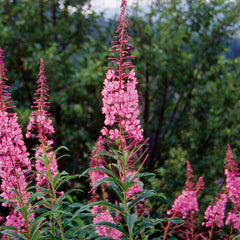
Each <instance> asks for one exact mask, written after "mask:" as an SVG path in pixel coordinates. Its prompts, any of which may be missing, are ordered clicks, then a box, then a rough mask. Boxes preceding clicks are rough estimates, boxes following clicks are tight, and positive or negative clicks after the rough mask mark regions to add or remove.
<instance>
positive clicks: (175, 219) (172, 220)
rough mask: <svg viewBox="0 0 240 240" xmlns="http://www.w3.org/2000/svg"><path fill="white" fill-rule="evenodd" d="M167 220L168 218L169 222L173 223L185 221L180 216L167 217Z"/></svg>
mask: <svg viewBox="0 0 240 240" xmlns="http://www.w3.org/2000/svg"><path fill="white" fill-rule="evenodd" d="M167 220H168V221H169V222H171V223H173V224H176V225H178V224H181V223H184V222H185V221H184V220H183V219H182V218H179V217H173V218H168V219H167Z"/></svg>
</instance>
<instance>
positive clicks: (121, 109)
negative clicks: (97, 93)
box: [101, 69, 143, 141]
mask: <svg viewBox="0 0 240 240" xmlns="http://www.w3.org/2000/svg"><path fill="white" fill-rule="evenodd" d="M127 77H128V79H127V80H126V81H124V82H120V81H119V77H118V76H117V75H116V72H115V71H114V70H108V72H107V73H106V79H105V80H104V87H103V90H102V96H103V107H102V112H103V114H105V121H104V124H105V125H106V126H113V125H114V124H115V123H117V124H118V126H117V128H115V129H110V130H109V129H108V128H107V127H103V129H102V130H101V132H102V135H103V136H106V135H109V138H110V139H116V138H118V137H119V136H122V135H124V136H125V137H126V138H131V139H135V140H137V141H141V140H143V136H142V129H141V126H140V121H139V120H138V116H139V110H138V93H137V89H136V81H137V79H136V77H135V71H134V69H132V70H131V71H130V73H129V74H128V76H127ZM119 128H120V131H121V130H122V131H123V133H122V134H120V131H119ZM122 140H123V139H122Z"/></svg>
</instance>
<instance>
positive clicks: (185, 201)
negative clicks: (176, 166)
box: [167, 161, 204, 219]
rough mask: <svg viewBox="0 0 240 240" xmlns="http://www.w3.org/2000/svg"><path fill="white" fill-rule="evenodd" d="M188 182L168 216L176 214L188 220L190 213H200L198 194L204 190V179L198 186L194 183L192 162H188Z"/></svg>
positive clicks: (200, 180) (199, 181)
mask: <svg viewBox="0 0 240 240" xmlns="http://www.w3.org/2000/svg"><path fill="white" fill-rule="evenodd" d="M186 176H187V180H186V182H185V187H184V190H183V191H182V193H181V195H180V196H178V197H177V198H176V199H175V201H174V203H173V206H172V209H171V210H168V212H167V214H168V215H171V214H175V215H179V216H180V217H182V218H183V219H185V218H187V216H188V215H189V213H194V212H197V211H199V209H198V201H197V193H198V192H199V191H200V190H201V189H202V188H203V185H204V183H203V179H202V177H200V178H199V180H198V182H197V184H196V186H194V185H195V184H194V183H193V182H192V180H191V179H192V178H193V177H194V176H193V174H192V168H191V165H190V162H189V161H187V170H186Z"/></svg>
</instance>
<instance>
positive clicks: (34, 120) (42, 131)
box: [26, 58, 58, 187]
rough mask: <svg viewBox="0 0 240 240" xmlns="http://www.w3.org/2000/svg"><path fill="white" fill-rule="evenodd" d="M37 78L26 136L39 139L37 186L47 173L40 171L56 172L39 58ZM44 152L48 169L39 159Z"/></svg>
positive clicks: (41, 63)
mask: <svg viewBox="0 0 240 240" xmlns="http://www.w3.org/2000/svg"><path fill="white" fill-rule="evenodd" d="M38 76H39V78H38V80H37V81H36V83H37V90H36V91H35V94H34V95H35V97H34V105H33V106H32V108H35V109H36V110H35V111H33V112H32V114H31V116H30V117H29V123H28V125H27V133H26V137H27V138H29V137H30V136H31V135H32V136H36V137H37V138H38V140H39V143H40V145H38V146H37V151H36V153H35V157H36V161H35V168H36V170H37V172H38V173H37V177H36V181H37V186H39V187H40V186H43V185H44V184H45V182H46V177H47V175H46V174H45V175H44V177H41V173H42V172H47V171H48V170H50V171H51V173H52V175H53V176H56V174H57V173H58V164H57V160H56V156H55V155H53V151H52V148H53V147H52V144H53V141H52V140H51V139H49V135H51V134H53V133H54V132H55V130H54V128H53V125H52V120H51V118H50V114H49V113H48V112H47V108H48V107H49V103H48V101H47V100H48V96H49V95H48V85H47V79H46V77H45V75H44V61H43V59H42V58H41V59H40V72H39V74H38ZM34 130H35V131H36V132H37V134H34V133H33V131H34ZM44 154H46V156H47V158H48V159H51V161H50V162H49V165H48V169H47V167H46V166H44V164H43V163H42V162H41V161H40V159H39V158H41V157H42V156H43V155H44Z"/></svg>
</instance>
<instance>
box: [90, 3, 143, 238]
mask: <svg viewBox="0 0 240 240" xmlns="http://www.w3.org/2000/svg"><path fill="white" fill-rule="evenodd" d="M128 24H129V22H128V14H127V13H126V1H125V0H123V1H122V4H121V13H120V17H119V25H118V27H117V30H116V36H115V38H116V40H115V41H112V43H113V47H112V50H111V51H112V52H114V53H115V54H116V57H111V58H109V59H110V60H111V62H112V63H113V66H111V67H108V70H107V73H106V77H105V80H104V87H103V90H102V96H103V100H102V102H103V106H102V113H103V114H104V116H105V121H104V127H103V128H102V130H101V136H100V137H99V140H98V142H97V144H96V147H95V149H94V151H93V153H92V156H91V162H90V165H91V167H92V169H91V171H90V172H89V174H90V180H91V186H92V187H93V188H92V190H91V193H92V202H93V204H92V205H94V202H96V201H97V200H99V199H100V196H99V194H100V193H99V191H97V190H96V188H97V186H101V196H102V198H103V200H104V201H105V204H102V205H101V206H94V207H93V208H92V212H93V213H95V214H97V216H96V217H94V219H93V221H94V223H95V224H96V225H97V227H96V231H97V233H98V234H99V235H101V236H110V237H112V238H113V239H120V238H121V236H125V237H126V236H127V238H128V239H134V231H133V225H134V223H135V222H136V220H137V219H138V218H139V217H140V216H141V214H142V213H143V212H144V210H143V201H144V200H143V198H144V197H141V196H140V195H141V194H142V191H143V185H142V184H141V183H140V182H139V178H138V174H139V171H140V169H141V167H142V165H143V164H144V162H145V160H146V158H147V157H146V156H145V158H144V159H143V156H144V155H145V152H144V151H143V150H142V149H143V148H142V147H143V145H144V144H145V142H146V141H145V140H144V138H143V130H142V128H141V125H140V120H139V119H138V117H139V113H140V111H139V109H138V92H137V89H136V84H137V78H136V75H135V70H134V66H133V65H132V63H131V62H130V59H131V58H132V56H131V55H129V50H130V48H131V44H129V43H128V40H129V39H130V37H129V35H128V32H127V27H128ZM108 186H111V187H112V188H113V190H114V191H115V193H116V194H117V196H118V200H117V201H116V202H115V204H114V205H113V204H110V203H108V202H109V200H108V194H107V190H106V189H107V188H108ZM145 196H146V197H147V195H145ZM135 199H136V200H135ZM131 203H132V205H131ZM109 208H111V209H112V208H113V209H115V219H114V218H113V217H112V216H111V215H109V213H110V212H109ZM132 210H134V213H132V214H131V211H132ZM100 216H105V217H104V218H103V217H100ZM106 216H108V217H106ZM102 221H104V222H105V223H104V224H106V222H108V223H109V224H107V226H106V225H104V224H102V223H101V222H102ZM114 221H115V222H116V221H117V222H118V223H121V224H122V223H123V222H125V223H127V224H126V229H127V231H125V230H123V229H122V228H119V227H116V225H114ZM129 221H133V222H131V223H130V222H129ZM120 226H121V225H120ZM113 231H114V232H113ZM135 235H136V233H135Z"/></svg>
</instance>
